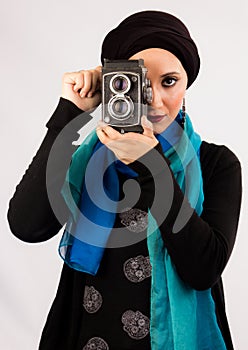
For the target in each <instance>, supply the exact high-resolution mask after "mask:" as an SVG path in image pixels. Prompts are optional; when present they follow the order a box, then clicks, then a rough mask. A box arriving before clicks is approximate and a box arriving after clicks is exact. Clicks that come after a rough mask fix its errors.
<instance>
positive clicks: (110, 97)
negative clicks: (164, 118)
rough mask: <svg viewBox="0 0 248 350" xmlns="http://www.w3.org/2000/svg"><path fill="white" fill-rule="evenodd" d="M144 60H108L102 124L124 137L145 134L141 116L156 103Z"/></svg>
mask: <svg viewBox="0 0 248 350" xmlns="http://www.w3.org/2000/svg"><path fill="white" fill-rule="evenodd" d="M146 74H147V69H146V68H145V66H144V60H143V59H139V60H107V59H105V60H104V65H103V68H102V120H103V121H104V122H105V123H107V124H109V125H110V126H112V127H113V128H115V129H117V130H118V131H120V132H121V133H125V132H129V131H132V132H142V131H143V128H142V126H141V116H142V115H147V104H148V103H151V101H152V89H151V85H150V81H149V80H148V79H147V77H146Z"/></svg>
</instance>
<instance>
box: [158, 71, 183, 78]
mask: <svg viewBox="0 0 248 350" xmlns="http://www.w3.org/2000/svg"><path fill="white" fill-rule="evenodd" d="M175 74H177V75H180V72H176V71H174V72H168V73H165V74H162V75H161V76H160V77H161V78H165V77H168V76H170V75H175Z"/></svg>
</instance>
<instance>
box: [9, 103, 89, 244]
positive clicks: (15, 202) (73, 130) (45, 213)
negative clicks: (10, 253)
mask: <svg viewBox="0 0 248 350" xmlns="http://www.w3.org/2000/svg"><path fill="white" fill-rule="evenodd" d="M80 114H81V115H82V117H81V116H80V117H79V118H76V117H77V116H79V115H80ZM91 118H92V117H91V116H90V115H89V114H87V113H85V112H83V111H82V110H80V109H79V108H78V107H77V106H76V105H74V104H73V103H72V102H71V101H69V100H66V99H64V98H60V100H59V104H58V106H57V108H56V110H55V112H54V113H53V115H52V117H51V118H50V120H49V121H48V123H47V124H46V126H47V128H48V131H47V133H46V136H45V138H44V140H43V142H42V144H41V146H40V148H39V150H38V152H37V153H36V155H35V157H34V158H33V160H32V162H31V164H30V165H29V167H28V169H27V170H26V172H25V174H24V176H23V178H22V179H21V181H20V183H19V184H18V185H17V187H16V190H15V193H14V195H13V197H12V199H11V200H10V203H9V209H8V214H7V216H8V221H9V226H10V229H11V231H12V233H13V234H14V235H15V236H16V237H18V238H19V239H21V240H23V241H26V242H31V243H34V242H41V241H45V240H47V239H49V238H51V237H53V236H54V235H55V234H56V233H57V232H58V231H59V230H60V229H61V227H62V226H63V224H64V223H65V222H66V220H67V218H68V209H67V207H66V205H65V203H64V201H63V198H62V196H61V193H60V191H61V186H62V184H63V182H64V179H65V174H66V170H67V167H66V166H65V164H69V163H70V159H71V155H72V153H73V152H74V151H75V149H76V146H74V145H72V142H73V141H75V140H77V139H78V137H79V134H78V133H77V131H78V130H79V129H80V128H81V127H82V126H83V125H85V124H86V123H87V122H88V121H89V120H90V119H91ZM72 120H73V123H70V128H68V131H67V132H66V133H65V135H64V134H63V135H64V136H63V137H62V138H59V142H57V143H56V145H57V148H56V157H54V159H55V160H56V166H54V169H52V172H51V171H50V175H49V177H47V169H46V168H47V161H48V157H49V155H50V151H51V148H52V146H53V144H54V142H55V140H56V138H57V136H58V135H59V134H60V132H61V131H62V129H63V128H64V127H65V126H66V125H68V123H69V122H70V121H72ZM72 124H73V125H72ZM71 125H72V126H71ZM57 140H58V139H57ZM48 188H49V190H50V191H51V192H52V197H53V198H55V201H56V203H57V210H59V213H60V215H59V220H58V219H57V217H56V215H55V214H54V211H53V209H52V207H51V204H50V201H49V197H48V194H47V189H48Z"/></svg>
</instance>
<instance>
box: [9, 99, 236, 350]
mask: <svg viewBox="0 0 248 350" xmlns="http://www.w3.org/2000/svg"><path fill="white" fill-rule="evenodd" d="M81 113H82V111H81V110H80V109H78V108H77V107H76V106H75V105H74V104H73V103H72V102H70V101H68V100H65V99H63V98H61V99H60V102H59V105H58V107H57V109H56V111H55V112H54V114H53V116H52V118H51V119H50V120H49V122H48V123H47V127H48V132H47V135H46V136H45V139H44V141H43V143H42V145H41V146H40V149H39V150H38V152H37V154H36V156H35V157H34V159H33V161H32V163H31V165H30V166H29V168H28V170H27V171H26V173H25V174H24V176H23V178H22V180H21V182H20V184H19V185H18V186H17V188H16V191H15V194H14V196H13V198H12V199H11V200H10V204H9V210H8V220H9V225H10V228H11V230H12V232H13V234H14V235H15V236H16V237H18V238H20V239H21V240H23V241H26V242H41V241H45V240H47V239H49V238H51V237H53V236H54V235H55V234H57V233H58V231H59V230H60V229H61V227H62V224H63V223H65V222H66V220H67V218H68V209H67V206H66V205H65V203H64V201H63V199H62V196H61V194H60V189H61V186H62V184H63V182H64V178H65V171H66V169H64V167H63V164H64V163H66V162H67V163H69V161H70V158H71V155H72V153H73V152H74V151H75V146H73V145H72V141H73V140H75V139H77V138H78V135H77V130H79V129H80V128H81V127H82V126H83V125H84V124H85V123H87V122H88V121H89V120H90V119H91V116H89V115H88V114H86V113H84V114H83V115H82V118H81V119H80V121H78V122H77V123H76V124H75V127H74V129H73V130H71V131H70V133H69V134H68V135H67V137H65V138H64V139H63V142H61V145H60V147H61V152H59V153H58V159H57V162H58V165H59V166H58V168H57V169H58V170H57V172H56V174H54V177H52V178H50V180H49V181H50V182H49V183H47V179H46V164H47V159H48V156H49V152H50V150H51V147H52V145H53V143H54V140H55V139H56V137H57V135H58V134H59V133H60V131H61V130H62V129H63V127H64V126H65V125H66V124H67V123H69V122H70V121H71V120H72V119H74V118H75V117H76V116H78V115H80V114H81ZM159 147H160V146H159V145H158V146H157V148H158V150H159ZM146 157H149V153H148V154H147V155H146ZM200 161H201V168H202V175H203V186H204V203H203V212H202V214H201V216H200V217H199V216H198V215H197V214H196V212H193V213H192V215H191V217H190V219H189V220H188V222H187V224H186V225H185V226H184V227H183V228H182V229H181V230H180V232H179V233H177V234H176V235H175V234H173V223H174V222H175V219H176V217H177V214H178V212H179V210H180V207H181V204H182V202H183V199H184V195H183V193H182V191H181V190H180V188H179V186H178V184H177V183H176V181H175V179H173V186H174V196H173V201H172V205H171V208H170V211H169V213H168V215H167V217H166V219H165V220H164V221H163V222H162V224H161V225H160V231H161V235H162V237H163V239H164V243H165V246H166V248H167V250H168V253H169V254H170V256H171V259H172V261H173V263H174V264H175V266H176V268H177V272H178V274H179V276H180V277H181V278H182V279H183V281H184V282H186V283H188V284H189V285H190V286H191V287H192V288H194V289H196V290H204V289H207V288H211V291H212V296H213V299H214V301H215V306H216V317H217V321H218V324H219V327H220V330H221V332H222V335H223V337H224V340H225V343H226V346H227V349H228V350H231V349H233V345H232V340H231V335H230V330H229V327H228V322H227V317H226V312H225V302H224V292H223V286H222V280H221V274H222V272H223V270H224V268H225V266H226V264H227V262H228V259H229V257H230V255H231V252H232V249H233V245H234V242H235V238H236V231H237V226H238V219H239V212H240V202H241V191H242V188H241V187H242V186H241V167H240V163H239V160H238V159H237V157H236V156H235V155H234V154H233V153H232V152H231V151H230V150H229V149H228V148H227V147H225V146H217V145H214V144H209V143H207V142H202V145H201V149H200ZM164 162H165V164H168V160H167V159H165V158H164ZM60 165H61V167H60ZM130 167H131V168H132V169H133V170H135V171H136V172H137V173H138V178H137V181H138V182H139V184H140V187H141V190H142V191H141V192H142V198H141V200H140V202H139V203H138V204H137V206H136V207H135V208H129V209H127V210H126V212H125V211H124V213H123V214H122V215H121V214H120V215H118V216H117V217H116V223H115V225H116V226H118V227H120V226H123V229H124V230H125V232H126V234H127V235H128V234H130V235H134V234H137V235H139V234H141V233H142V230H143V237H145V235H144V232H145V229H146V227H145V226H144V227H143V226H142V225H144V222H145V220H146V211H147V207H149V206H150V204H151V200H152V196H153V193H152V190H151V189H152V188H153V189H154V182H153V181H154V179H153V178H152V176H150V174H149V172H146V170H145V169H144V168H143V167H142V165H141V163H140V162H138V161H136V162H134V163H132V165H131V166H130ZM161 171H162V169H158V171H157V174H156V176H157V178H156V179H155V180H156V185H157V184H159V181H160V175H161ZM122 181H124V179H122ZM163 185H164V184H163ZM47 186H48V187H49V188H50V189H52V191H53V192H54V196H56V198H57V200H58V202H59V203H60V217H62V218H64V221H63V222H61V220H60V222H59V221H58V220H57V218H56V216H55V215H54V212H53V210H52V208H51V205H50V202H49V200H48V195H47ZM165 198H166V197H165ZM165 200H166V199H165ZM188 206H189V204H188ZM186 210H187V208H186ZM189 210H190V206H189ZM30 213H32V215H30ZM154 215H156V213H153V216H154ZM133 218H134V220H133ZM140 218H141V221H142V225H141V226H142V229H141V228H139V225H140ZM137 227H138V228H137ZM135 229H136V231H137V230H138V231H140V232H135ZM132 230H134V231H132ZM150 272H151V271H150V265H149V258H148V252H147V246H146V240H145V238H144V239H140V240H139V241H138V242H137V243H136V244H133V245H130V246H128V247H123V248H115V249H111V248H107V249H106V250H105V253H104V257H103V260H102V263H101V266H100V269H99V272H98V273H97V275H96V276H95V277H93V276H90V275H87V274H84V273H81V272H78V271H75V270H72V269H71V268H69V267H68V266H67V265H64V266H63V270H62V274H61V278H60V283H59V286H58V290H57V294H56V297H55V300H54V302H53V305H52V307H51V310H50V312H49V315H48V318H47V321H46V324H45V327H44V330H43V333H42V337H41V341H40V347H39V349H40V350H54V349H60V350H72V349H73V350H82V349H84V350H86V349H91V348H92V349H94V348H97V346H98V347H99V349H108V348H109V349H113V350H117V349H118V350H121V349H123V350H124V349H142V350H145V349H150V345H149V316H150V315H149V295H150V294H149V293H150ZM130 296H131V297H130Z"/></svg>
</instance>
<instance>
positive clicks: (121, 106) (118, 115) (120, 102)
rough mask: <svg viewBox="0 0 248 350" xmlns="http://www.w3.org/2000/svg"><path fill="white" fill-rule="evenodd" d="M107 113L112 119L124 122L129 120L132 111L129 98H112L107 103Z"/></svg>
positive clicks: (131, 103)
mask: <svg viewBox="0 0 248 350" xmlns="http://www.w3.org/2000/svg"><path fill="white" fill-rule="evenodd" d="M108 111H109V114H110V116H111V117H112V118H114V119H117V120H125V119H127V118H129V117H130V116H131V115H132V113H133V111H134V105H133V102H132V100H131V99H130V97H129V96H118V95H116V96H113V97H112V98H111V99H110V101H109V103H108Z"/></svg>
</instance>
